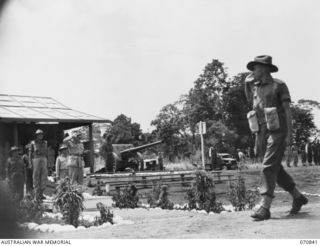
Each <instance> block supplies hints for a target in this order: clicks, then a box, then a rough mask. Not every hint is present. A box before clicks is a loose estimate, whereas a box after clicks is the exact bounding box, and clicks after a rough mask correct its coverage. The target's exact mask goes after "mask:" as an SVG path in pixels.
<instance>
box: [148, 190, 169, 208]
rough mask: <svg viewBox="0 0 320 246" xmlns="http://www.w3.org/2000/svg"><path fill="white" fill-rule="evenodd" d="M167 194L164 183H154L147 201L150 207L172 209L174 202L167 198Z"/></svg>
mask: <svg viewBox="0 0 320 246" xmlns="http://www.w3.org/2000/svg"><path fill="white" fill-rule="evenodd" d="M168 195H169V194H168V187H167V186H166V185H163V186H161V185H154V186H153V188H152V192H151V194H149V196H148V200H147V202H148V203H149V204H150V207H151V208H154V207H160V208H162V209H173V205H174V204H173V202H171V201H170V200H169V198H168Z"/></svg>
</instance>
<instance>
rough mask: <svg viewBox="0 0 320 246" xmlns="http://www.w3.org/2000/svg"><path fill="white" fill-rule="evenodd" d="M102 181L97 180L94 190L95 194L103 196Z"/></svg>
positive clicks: (93, 193)
mask: <svg viewBox="0 0 320 246" xmlns="http://www.w3.org/2000/svg"><path fill="white" fill-rule="evenodd" d="M101 185H102V184H101V183H100V181H98V182H97V185H96V187H95V188H94V189H93V191H92V195H93V196H102V195H103V190H102V189H101Z"/></svg>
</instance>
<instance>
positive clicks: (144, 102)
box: [0, 0, 320, 131]
mask: <svg viewBox="0 0 320 246" xmlns="http://www.w3.org/2000/svg"><path fill="white" fill-rule="evenodd" d="M319 10H320V3H319V1H318V0H278V1H275V0H161V1H160V0H157V1H155V0H55V1H52V0H10V1H9V3H8V5H7V6H6V8H5V9H4V11H3V13H2V15H1V17H0V94H13V95H29V96H48V97H53V98H55V99H57V100H58V101H61V102H62V103H64V104H65V105H68V106H69V107H71V108H74V109H77V110H79V111H83V112H86V113H89V114H93V115H97V116H100V117H104V118H107V119H110V120H113V119H114V118H115V117H116V116H118V115H119V114H121V113H123V114H125V115H127V116H129V117H131V118H132V121H133V122H137V123H139V124H141V127H142V129H143V130H144V131H150V130H151V129H152V127H150V122H151V121H152V120H153V119H155V117H156V116H157V114H158V113H159V111H160V110H161V108H162V107H163V106H165V105H167V104H169V103H173V102H174V101H176V100H178V99H179V97H180V96H181V95H182V94H186V93H187V92H188V91H189V89H190V88H191V87H192V86H193V82H194V81H195V80H196V79H197V77H198V76H199V75H200V74H201V73H202V71H203V69H204V67H205V65H206V64H207V63H209V62H211V61H212V59H218V60H220V61H221V62H223V63H224V64H225V66H226V67H227V69H228V70H227V71H228V74H229V76H234V75H236V74H237V73H240V72H246V71H247V69H246V64H247V63H248V62H249V61H251V60H252V59H253V58H254V57H255V56H257V55H262V54H268V55H272V57H273V63H274V64H275V65H277V66H278V67H279V72H278V73H276V74H274V76H275V77H277V78H280V79H282V80H284V81H285V82H286V83H287V85H288V87H289V89H290V93H291V96H292V99H293V100H294V101H297V100H298V99H301V98H304V99H312V100H317V101H318V100H320V99H319V93H320V90H319V88H320V86H319V81H318V80H319V79H317V77H316V76H317V71H318V70H319V68H320V58H319V57H320V47H319V44H320V28H319V23H320V15H319V13H320V11H319ZM316 123H317V125H318V126H319V127H320V114H319V115H318V114H317V115H316Z"/></svg>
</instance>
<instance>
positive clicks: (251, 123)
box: [247, 110, 259, 133]
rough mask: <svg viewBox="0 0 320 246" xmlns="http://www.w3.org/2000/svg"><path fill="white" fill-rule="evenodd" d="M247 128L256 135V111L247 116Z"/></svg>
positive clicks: (257, 129) (257, 125) (257, 127)
mask: <svg viewBox="0 0 320 246" xmlns="http://www.w3.org/2000/svg"><path fill="white" fill-rule="evenodd" d="M247 118H248V122H249V127H250V130H251V132H252V133H257V132H258V131H259V123H258V118H257V114H256V111H254V110H252V111H250V112H249V113H248V114H247Z"/></svg>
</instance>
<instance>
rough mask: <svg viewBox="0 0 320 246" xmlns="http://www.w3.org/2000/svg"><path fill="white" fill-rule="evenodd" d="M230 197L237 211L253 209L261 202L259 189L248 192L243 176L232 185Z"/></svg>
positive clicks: (229, 192)
mask: <svg viewBox="0 0 320 246" xmlns="http://www.w3.org/2000/svg"><path fill="white" fill-rule="evenodd" d="M228 197H229V200H230V202H231V204H232V206H233V207H234V208H235V210H236V211H243V210H245V209H252V208H253V207H254V206H255V205H256V203H257V202H258V200H259V197H260V195H259V192H258V190H257V189H250V190H246V185H245V180H244V178H243V177H241V175H240V176H239V177H238V179H237V180H236V181H233V182H231V183H230V186H229V191H228Z"/></svg>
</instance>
